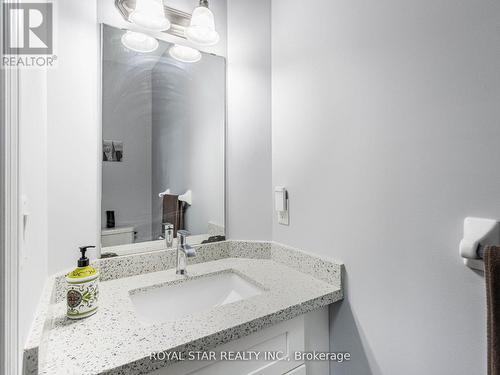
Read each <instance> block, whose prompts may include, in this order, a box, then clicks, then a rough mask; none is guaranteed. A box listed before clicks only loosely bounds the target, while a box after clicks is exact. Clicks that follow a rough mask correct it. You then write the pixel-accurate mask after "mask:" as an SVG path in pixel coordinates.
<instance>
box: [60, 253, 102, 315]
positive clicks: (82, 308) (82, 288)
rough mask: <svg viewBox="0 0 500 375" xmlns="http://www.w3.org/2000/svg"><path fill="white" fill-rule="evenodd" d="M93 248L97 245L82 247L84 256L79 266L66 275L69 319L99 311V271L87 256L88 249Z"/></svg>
mask: <svg viewBox="0 0 500 375" xmlns="http://www.w3.org/2000/svg"><path fill="white" fill-rule="evenodd" d="M93 248H95V246H84V247H80V252H81V253H82V257H81V258H80V259H78V268H76V269H75V270H74V271H73V272H70V273H69V274H67V275H66V283H67V293H66V299H67V307H68V310H67V313H66V315H67V316H68V318H69V319H83V318H87V317H89V316H91V315H93V314H95V313H96V312H97V300H98V296H99V272H98V271H97V270H96V269H95V268H94V267H91V266H90V261H89V258H87V257H86V256H85V253H86V252H87V250H88V249H93Z"/></svg>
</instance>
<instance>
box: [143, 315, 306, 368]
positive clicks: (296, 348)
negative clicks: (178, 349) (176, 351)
mask: <svg viewBox="0 0 500 375" xmlns="http://www.w3.org/2000/svg"><path fill="white" fill-rule="evenodd" d="M213 351H215V352H216V353H217V355H216V358H220V355H219V354H218V353H220V352H228V351H231V352H244V351H245V352H258V353H261V354H260V358H259V359H258V360H255V359H253V360H247V361H220V360H218V361H206V362H203V361H185V362H180V363H177V364H174V365H172V366H169V367H165V368H163V369H160V370H157V371H154V372H152V373H151V374H150V375H283V374H286V373H287V372H288V371H290V370H292V369H294V368H297V367H298V366H300V365H301V364H302V363H301V362H297V361H295V360H294V359H293V353H294V352H300V351H304V317H303V316H300V317H297V318H295V319H292V320H289V321H286V322H282V323H279V324H276V325H274V326H271V327H269V328H266V329H264V330H262V331H259V332H256V333H253V334H251V335H249V336H246V337H243V338H241V339H239V340H235V341H232V342H230V343H228V344H225V345H222V346H220V347H218V348H216V349H213ZM264 353H279V359H273V358H269V357H268V358H264Z"/></svg>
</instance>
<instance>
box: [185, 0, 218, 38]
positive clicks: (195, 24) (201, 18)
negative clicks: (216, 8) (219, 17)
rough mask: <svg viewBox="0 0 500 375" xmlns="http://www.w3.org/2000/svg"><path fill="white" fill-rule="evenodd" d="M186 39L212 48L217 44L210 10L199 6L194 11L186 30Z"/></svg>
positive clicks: (216, 34) (213, 20) (216, 35)
mask: <svg viewBox="0 0 500 375" xmlns="http://www.w3.org/2000/svg"><path fill="white" fill-rule="evenodd" d="M186 37H187V38H188V39H189V40H190V41H191V42H193V43H196V44H199V45H201V46H213V45H214V44H217V43H218V42H219V33H217V31H215V19H214V14H213V13H212V11H211V10H210V9H208V8H206V7H203V6H200V7H198V8H196V9H195V10H194V12H193V15H192V17H191V23H190V25H189V26H188V27H187V28H186Z"/></svg>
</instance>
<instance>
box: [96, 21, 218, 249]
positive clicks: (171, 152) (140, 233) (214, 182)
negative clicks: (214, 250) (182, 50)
mask: <svg viewBox="0 0 500 375" xmlns="http://www.w3.org/2000/svg"><path fill="white" fill-rule="evenodd" d="M125 33H126V31H124V30H120V29H117V28H113V27H110V26H107V25H103V29H102V203H101V223H102V225H101V226H102V229H101V245H102V249H101V254H102V256H103V257H107V256H114V255H125V254H130V253H135V252H144V251H151V250H159V249H163V248H165V247H174V246H176V235H177V231H178V230H181V229H183V230H187V231H189V232H190V233H191V236H190V237H189V239H188V242H189V243H191V244H198V243H202V242H207V241H208V242H210V241H217V240H221V239H223V238H224V234H225V228H224V134H225V111H226V109H225V96H226V94H225V85H226V81H225V76H226V73H225V60H224V59H223V58H222V57H219V56H215V55H210V54H205V53H202V58H201V60H199V61H197V62H195V63H186V62H181V61H178V60H176V59H174V58H173V57H172V56H171V54H170V53H169V50H170V48H172V47H173V45H172V44H170V43H167V42H164V41H159V46H158V48H157V49H156V50H154V51H153V52H149V53H139V52H135V51H132V50H130V49H128V48H126V47H125V46H124V44H123V43H122V36H123V35H124V34H125Z"/></svg>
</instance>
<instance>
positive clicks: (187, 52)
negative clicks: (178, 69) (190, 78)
mask: <svg viewBox="0 0 500 375" xmlns="http://www.w3.org/2000/svg"><path fill="white" fill-rule="evenodd" d="M168 54H169V55H170V56H171V57H172V58H174V59H176V60H178V61H182V62H185V63H195V62H198V61H200V60H201V53H200V51H198V50H197V49H194V48H191V47H186V46H181V45H178V44H176V45H174V46H173V47H171V48H170V49H169V50H168Z"/></svg>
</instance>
